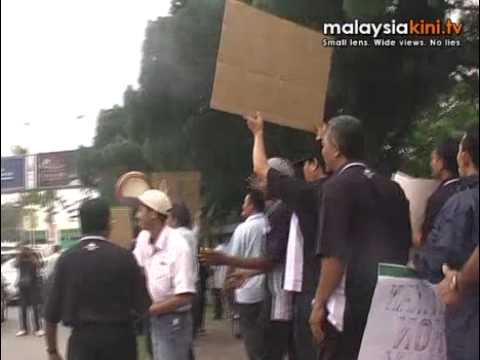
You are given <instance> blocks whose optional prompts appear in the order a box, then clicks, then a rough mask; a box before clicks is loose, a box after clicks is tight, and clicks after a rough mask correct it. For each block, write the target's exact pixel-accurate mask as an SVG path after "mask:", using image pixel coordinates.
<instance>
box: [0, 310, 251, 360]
mask: <svg viewBox="0 0 480 360" xmlns="http://www.w3.org/2000/svg"><path fill="white" fill-rule="evenodd" d="M209 318H210V316H208V315H207V324H206V333H205V334H204V335H201V336H200V337H199V338H198V339H197V341H196V343H195V354H196V360H225V359H228V360H247V357H246V355H245V351H244V349H243V345H242V342H241V341H240V340H237V339H235V338H234V337H233V336H232V333H231V329H230V324H229V322H228V321H212V320H209ZM17 331H18V309H17V308H16V307H10V308H9V311H8V317H7V320H6V321H5V322H4V323H2V333H1V358H2V360H42V359H47V356H46V353H45V345H44V338H38V337H35V336H32V335H29V336H25V337H19V338H17V337H15V333H16V332H17ZM68 335H69V330H68V329H67V328H64V327H60V328H59V332H58V338H59V348H60V349H62V350H64V349H65V346H66V343H67V339H68ZM145 360H146V359H145Z"/></svg>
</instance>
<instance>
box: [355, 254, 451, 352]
mask: <svg viewBox="0 0 480 360" xmlns="http://www.w3.org/2000/svg"><path fill="white" fill-rule="evenodd" d="M444 312H445V307H444V306H443V305H442V303H441V302H440V301H439V299H438V297H437V295H436V291H435V286H434V285H432V284H430V283H429V282H427V281H425V280H421V279H418V278H417V277H416V275H415V272H414V271H413V270H411V269H409V268H406V267H403V266H397V265H387V264H381V265H380V267H379V278H378V283H377V287H376V289H375V294H374V296H373V300H372V305H371V307H370V314H369V316H368V321H367V327H366V329H365V333H364V335H363V340H362V347H361V350H360V356H359V358H358V360H446V359H447V353H446V343H445V321H444Z"/></svg>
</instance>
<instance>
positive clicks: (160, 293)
mask: <svg viewBox="0 0 480 360" xmlns="http://www.w3.org/2000/svg"><path fill="white" fill-rule="evenodd" d="M133 253H134V255H135V258H136V259H137V262H138V264H139V265H140V266H141V267H143V268H144V269H145V274H146V277H147V287H148V291H149V292H150V296H151V297H152V300H153V302H154V303H158V302H163V301H165V300H167V299H168V298H169V297H172V296H174V295H179V294H186V293H195V280H194V279H195V276H194V269H193V262H192V256H193V255H192V251H191V249H190V246H189V245H188V243H187V240H186V239H185V238H184V237H182V236H181V235H180V233H179V232H177V231H175V230H174V229H172V228H170V227H168V226H166V227H165V228H164V229H163V230H162V231H161V232H160V234H159V236H158V238H157V240H156V242H155V243H154V244H151V243H150V233H149V232H148V231H142V232H140V234H138V237H137V243H136V246H135V250H134V251H133Z"/></svg>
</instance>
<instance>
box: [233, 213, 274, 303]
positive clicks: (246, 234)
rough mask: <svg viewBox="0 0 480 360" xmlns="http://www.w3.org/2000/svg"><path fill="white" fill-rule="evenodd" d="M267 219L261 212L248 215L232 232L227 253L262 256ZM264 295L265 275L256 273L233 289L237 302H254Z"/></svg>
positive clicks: (247, 256)
mask: <svg viewBox="0 0 480 360" xmlns="http://www.w3.org/2000/svg"><path fill="white" fill-rule="evenodd" d="M266 229H267V220H266V218H265V215H264V214H263V213H258V214H254V215H251V216H249V217H248V218H247V219H246V220H245V222H244V223H242V224H240V225H239V226H238V227H237V228H236V229H235V232H234V233H233V236H232V240H231V242H230V247H229V253H230V255H232V256H239V257H245V258H253V257H263V256H264V250H265V234H266ZM264 297H265V275H263V274H262V275H257V276H254V277H252V278H251V279H250V280H248V281H247V282H245V284H244V285H243V286H242V287H241V288H239V289H237V290H236V291H235V301H236V302H237V303H239V304H254V303H258V302H261V301H263V299H264Z"/></svg>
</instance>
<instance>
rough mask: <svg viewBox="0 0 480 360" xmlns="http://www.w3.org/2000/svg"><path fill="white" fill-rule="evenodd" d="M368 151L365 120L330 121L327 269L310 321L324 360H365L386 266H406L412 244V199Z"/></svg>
mask: <svg viewBox="0 0 480 360" xmlns="http://www.w3.org/2000/svg"><path fill="white" fill-rule="evenodd" d="M364 147H365V145H364V134H363V128H362V123H361V122H360V120H358V119H356V118H354V117H352V116H348V115H342V116H338V117H335V118H333V119H331V120H330V121H329V122H328V129H327V132H326V134H325V137H324V138H323V149H322V155H323V158H324V160H325V163H326V166H327V169H328V170H330V171H332V172H333V174H332V176H331V177H330V178H329V179H328V180H327V181H326V182H325V184H324V185H323V191H322V199H321V205H320V213H319V223H318V232H317V239H318V247H317V254H318V255H319V261H321V269H320V278H319V284H318V287H317V292H316V296H315V302H314V305H313V308H312V314H311V317H310V325H311V329H312V333H313V336H314V339H315V340H316V341H317V342H318V343H319V344H320V345H322V347H323V349H322V355H321V356H322V357H321V359H322V360H327V359H328V360H330V359H335V360H356V359H357V357H358V353H359V351H360V345H361V340H362V337H363V332H364V330H365V326H366V323H367V317H368V312H369V310H370V304H371V300H372V297H373V292H374V290H375V285H376V281H377V268H378V264H379V263H381V262H387V263H396V264H406V263H407V260H408V253H409V248H410V245H411V230H410V220H409V204H408V201H407V199H406V197H405V194H404V193H403V191H402V189H401V188H400V187H399V186H398V184H396V183H394V182H393V181H391V180H389V179H387V178H384V177H382V176H380V175H377V174H375V173H373V172H372V171H371V170H370V169H369V168H368V167H367V165H366V164H365V163H364V161H363V159H364V156H365V150H364ZM337 300H338V301H337ZM343 303H344V304H345V306H342V305H343ZM338 307H340V309H339V308H338Z"/></svg>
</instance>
